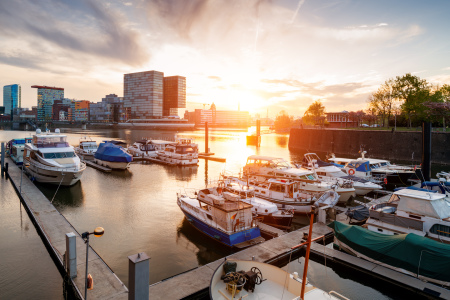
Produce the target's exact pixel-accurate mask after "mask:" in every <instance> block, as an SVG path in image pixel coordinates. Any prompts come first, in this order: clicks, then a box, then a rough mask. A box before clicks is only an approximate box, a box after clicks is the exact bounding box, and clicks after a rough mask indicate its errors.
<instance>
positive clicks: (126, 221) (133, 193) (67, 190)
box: [0, 128, 450, 299]
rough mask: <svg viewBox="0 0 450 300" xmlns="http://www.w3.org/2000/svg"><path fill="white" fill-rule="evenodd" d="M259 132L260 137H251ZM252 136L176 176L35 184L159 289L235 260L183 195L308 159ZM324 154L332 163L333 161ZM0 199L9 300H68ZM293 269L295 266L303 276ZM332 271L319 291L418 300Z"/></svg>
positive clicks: (10, 204)
mask: <svg viewBox="0 0 450 300" xmlns="http://www.w3.org/2000/svg"><path fill="white" fill-rule="evenodd" d="M252 130H254V128H251V129H249V131H252ZM61 132H62V133H64V134H67V135H68V140H69V143H70V144H71V145H74V146H75V145H76V144H77V143H78V141H79V139H80V138H81V137H83V136H90V137H91V138H92V139H93V140H96V141H97V142H101V141H103V140H107V139H120V140H123V141H126V142H127V143H128V144H130V143H133V142H134V141H136V140H139V139H141V138H142V137H148V138H153V139H165V140H173V139H174V138H175V135H178V136H184V137H193V138H195V141H196V142H197V143H198V144H199V149H200V151H201V152H203V151H204V147H205V146H204V144H205V141H204V131H201V130H199V131H194V132H182V133H181V132H180V133H174V132H164V131H146V130H134V131H131V130H123V129H122V130H115V129H111V130H106V129H105V130H83V131H82V130H76V129H61ZM31 134H33V132H30V131H28V132H26V131H7V130H5V131H0V141H2V142H6V141H9V140H10V139H12V138H23V137H28V136H30V135H31ZM247 134H249V133H248V132H247V131H236V130H220V131H219V130H211V131H210V134H209V137H210V140H209V148H210V149H211V152H214V153H215V154H216V156H218V157H224V158H226V159H227V162H226V163H220V162H214V161H207V160H204V159H200V161H199V164H198V166H195V167H173V166H166V165H160V164H155V163H144V162H139V163H132V164H131V167H130V168H129V169H128V170H126V171H113V172H111V173H102V172H100V171H98V170H95V169H92V168H89V167H88V168H87V169H86V171H85V172H84V174H83V177H82V179H81V181H80V182H78V183H77V184H75V185H74V186H72V187H61V188H60V189H59V190H58V191H57V192H56V190H57V186H52V185H42V184H39V183H36V185H37V186H38V187H39V189H40V190H41V191H42V192H43V193H44V194H45V196H46V197H47V198H48V199H49V200H52V199H53V204H54V205H55V207H56V208H57V209H58V210H59V211H60V212H61V213H62V214H63V215H64V216H65V217H66V218H67V220H68V221H69V222H70V223H71V224H72V225H73V226H74V227H75V228H76V229H77V231H78V232H80V233H81V232H85V231H92V230H93V229H94V228H96V227H98V226H101V227H103V228H104V229H105V234H104V235H103V236H102V237H100V238H91V240H90V245H91V246H92V247H93V248H94V249H95V250H96V252H97V253H98V254H99V255H100V256H101V257H102V258H103V259H104V261H105V262H106V263H107V264H108V265H109V266H110V267H111V268H112V269H113V270H114V272H115V273H116V274H117V276H118V277H119V278H120V279H121V280H122V281H123V282H124V283H125V284H126V285H127V284H128V259H127V256H129V255H132V254H136V253H138V252H145V253H147V255H148V256H149V257H150V258H151V259H150V284H152V283H155V282H158V281H160V280H163V279H166V278H168V277H171V276H174V275H176V274H179V273H182V272H185V271H188V270H190V269H193V268H196V267H198V266H201V265H204V264H207V263H209V262H212V261H215V260H217V259H220V258H223V257H224V256H226V255H229V254H231V253H232V250H230V249H228V248H226V247H224V246H223V245H221V244H219V243H217V242H216V241H213V240H211V239H210V238H208V237H206V236H204V235H203V234H201V233H200V232H198V231H197V230H196V229H195V228H193V227H192V226H191V224H189V222H187V221H186V220H185V218H184V215H183V213H182V212H181V210H180V209H179V208H178V206H177V203H176V194H177V192H181V191H183V190H184V189H185V188H203V187H205V184H207V183H208V182H210V181H214V180H217V179H218V178H219V175H220V173H221V172H223V171H224V170H226V171H229V172H232V173H235V174H238V173H239V172H240V171H241V169H242V167H243V166H244V164H245V161H246V159H247V157H248V156H249V155H253V154H259V155H265V156H276V157H283V158H285V159H286V160H289V161H300V160H301V159H302V158H303V153H302V152H291V151H289V149H288V139H289V136H288V135H279V134H275V133H270V134H265V135H263V136H262V141H261V147H259V148H256V147H255V146H247V145H246V135H247ZM318 154H319V156H321V157H322V158H324V155H325V153H318ZM355 156H357V154H356V153H355ZM10 167H13V166H10ZM449 169H450V167H448V166H447V167H441V166H433V173H432V174H433V175H434V174H435V173H436V172H437V171H449ZM55 192H56V193H55ZM0 195H1V200H0V207H1V210H0V220H2V221H1V222H2V226H1V227H0V239H1V240H2V242H1V244H0V250H1V251H0V255H1V256H2V259H1V260H0V266H1V270H2V271H1V273H2V274H0V299H14V298H16V299H23V298H36V297H35V295H36V292H35V291H37V292H38V293H41V294H40V295H42V296H39V297H38V298H41V299H44V298H47V299H58V298H62V297H63V295H62V294H63V287H62V278H61V276H60V274H59V272H58V270H57V269H56V267H55V265H54V263H53V261H52V259H51V257H50V256H49V254H48V252H47V251H46V248H45V246H44V245H43V243H42V241H41V240H40V237H39V236H38V235H37V233H36V230H35V229H34V225H33V224H32V223H31V221H30V220H29V218H28V216H27V215H26V212H25V211H24V210H23V208H20V203H19V200H18V198H17V195H16V194H15V193H14V190H13V188H12V186H11V184H10V183H9V182H8V181H7V180H6V179H2V180H1V192H0ZM307 223H308V219H307V218H305V217H300V216H296V217H295V220H294V224H293V227H294V228H300V227H303V226H305V225H306V224H307ZM299 242H300V241H299ZM19 255H20V258H18V256H19ZM291 264H298V262H292V263H291ZM291 264H290V265H288V266H292V268H297V267H296V266H295V265H291ZM290 268H291V267H290ZM333 268H335V267H333V266H331V267H330V266H324V265H323V264H322V263H312V264H310V270H309V272H310V273H309V277H310V281H311V282H312V283H313V284H314V285H316V286H317V287H319V288H322V289H325V290H330V289H332V290H335V291H337V292H339V293H341V294H343V295H346V297H348V298H350V299H402V298H404V296H405V295H411V294H413V293H411V292H408V291H406V290H404V289H402V288H400V287H396V290H395V291H392V289H391V288H385V287H386V285H384V284H383V282H382V281H380V280H378V281H377V280H374V281H373V280H372V279H371V277H370V276H357V275H355V274H354V270H352V269H343V268H342V267H336V268H337V269H333ZM5 270H6V271H5ZM290 271H291V269H290ZM295 271H298V270H295ZM42 274H45V276H46V277H47V278H46V280H45V281H42V276H44V275H42ZM94 282H95V278H94ZM42 284H43V286H41V285H42Z"/></svg>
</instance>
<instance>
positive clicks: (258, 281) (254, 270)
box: [250, 267, 267, 285]
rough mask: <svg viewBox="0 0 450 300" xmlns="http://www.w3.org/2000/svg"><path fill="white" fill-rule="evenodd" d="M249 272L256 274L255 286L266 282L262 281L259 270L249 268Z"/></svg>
mask: <svg viewBox="0 0 450 300" xmlns="http://www.w3.org/2000/svg"><path fill="white" fill-rule="evenodd" d="M250 271H252V272H254V273H255V274H256V280H255V283H256V284H257V285H260V284H261V283H262V282H263V281H265V280H267V279H263V276H262V273H261V270H260V269H258V268H257V267H253V268H251V269H250Z"/></svg>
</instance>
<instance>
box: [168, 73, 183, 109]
mask: <svg viewBox="0 0 450 300" xmlns="http://www.w3.org/2000/svg"><path fill="white" fill-rule="evenodd" d="M163 98H164V99H163V100H164V101H163V115H164V116H173V115H178V108H186V77H183V76H168V77H164V97H163Z"/></svg>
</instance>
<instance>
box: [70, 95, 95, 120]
mask: <svg viewBox="0 0 450 300" xmlns="http://www.w3.org/2000/svg"><path fill="white" fill-rule="evenodd" d="M90 103H91V102H89V101H88V100H80V101H75V103H74V104H75V110H73V111H72V121H75V122H87V121H89V105H90Z"/></svg>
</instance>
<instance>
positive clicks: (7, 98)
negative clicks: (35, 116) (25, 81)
mask: <svg viewBox="0 0 450 300" xmlns="http://www.w3.org/2000/svg"><path fill="white" fill-rule="evenodd" d="M21 91H22V88H21V86H20V84H11V85H5V86H4V87H3V106H4V107H5V115H11V116H12V115H14V112H16V114H17V112H18V109H19V108H20V107H21V101H22V99H21Z"/></svg>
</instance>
